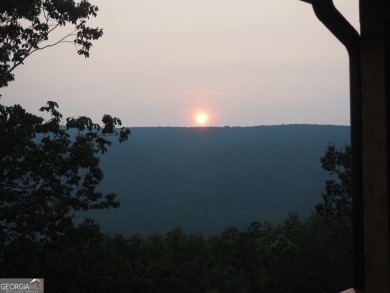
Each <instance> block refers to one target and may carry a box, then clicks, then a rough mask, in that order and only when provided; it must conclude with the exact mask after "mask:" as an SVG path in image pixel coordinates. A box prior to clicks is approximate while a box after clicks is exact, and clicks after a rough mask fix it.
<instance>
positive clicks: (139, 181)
mask: <svg viewBox="0 0 390 293" xmlns="http://www.w3.org/2000/svg"><path fill="white" fill-rule="evenodd" d="M349 130H350V129H349V127H348V126H334V125H311V124H305V125H302V124H290V125H276V126H249V127H192V128H187V127H135V128H132V135H131V137H130V140H129V142H127V143H124V144H117V143H113V146H112V147H111V150H110V151H109V152H108V153H107V154H106V155H104V156H103V157H102V158H101V166H102V169H103V172H104V174H105V177H104V180H103V182H102V183H101V185H100V187H99V188H100V190H101V191H102V192H115V193H117V196H118V200H119V201H121V206H120V208H118V209H115V210H107V211H99V212H93V213H92V215H93V216H94V217H95V218H96V219H97V220H98V221H99V222H100V223H101V225H102V229H103V231H105V232H107V233H121V234H125V235H129V234H134V233H142V234H152V233H164V232H167V231H169V230H171V229H172V228H174V227H175V226H181V227H182V228H183V229H185V230H187V231H189V232H202V233H206V234H212V233H218V232H219V231H221V230H222V229H224V228H226V227H228V226H230V225H235V226H238V227H243V226H245V225H247V224H249V223H250V222H251V221H254V220H258V221H269V222H273V223H277V222H278V221H281V220H283V218H284V217H285V216H286V214H287V213H288V212H297V213H298V214H299V215H301V216H305V215H308V214H309V213H310V212H311V210H312V209H313V208H314V205H315V204H316V203H318V202H319V201H320V200H321V193H322V192H323V191H324V184H325V180H326V179H329V176H328V175H327V174H326V173H325V172H324V171H323V170H322V169H321V166H320V157H321V156H322V155H323V154H324V152H325V151H326V148H327V146H328V145H329V144H335V145H336V146H337V147H342V146H344V145H345V144H348V143H349Z"/></svg>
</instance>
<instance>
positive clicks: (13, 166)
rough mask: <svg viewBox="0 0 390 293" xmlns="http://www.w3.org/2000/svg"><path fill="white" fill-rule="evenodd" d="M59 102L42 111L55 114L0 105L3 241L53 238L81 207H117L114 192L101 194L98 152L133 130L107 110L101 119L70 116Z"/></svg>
mask: <svg viewBox="0 0 390 293" xmlns="http://www.w3.org/2000/svg"><path fill="white" fill-rule="evenodd" d="M57 108H58V105H57V104H56V103H55V102H48V103H47V105H46V106H45V107H42V108H41V109H40V110H41V111H44V112H48V113H49V114H50V115H51V119H49V120H48V121H44V119H43V118H41V117H38V116H35V115H33V114H30V113H27V112H26V111H25V110H24V109H23V108H22V107H21V106H19V105H16V106H12V107H5V106H0V237H1V238H0V240H1V241H0V242H3V243H7V242H9V241H12V240H14V239H16V238H25V239H31V240H39V241H42V240H52V239H54V238H55V237H56V236H58V235H63V234H64V233H66V232H67V231H69V230H70V229H72V228H73V226H74V224H73V215H74V214H75V212H77V211H80V210H89V209H104V208H109V207H118V206H119V202H117V201H116V200H115V194H113V193H109V194H106V195H103V194H102V193H100V192H98V191H96V186H97V185H98V183H99V182H100V181H101V180H102V179H103V172H102V170H101V169H100V167H99V162H100V157H99V156H100V154H104V153H105V152H107V148H108V147H109V146H110V145H111V141H110V140H109V139H108V137H107V136H108V135H116V136H117V137H118V139H119V141H120V142H123V141H125V140H127V139H128V136H129V134H130V130H129V129H128V128H124V127H122V128H121V129H120V130H118V131H117V130H116V129H115V126H117V125H121V121H120V120H119V119H118V118H114V117H111V116H109V115H105V116H104V117H103V120H102V122H103V124H102V126H100V125H99V124H96V123H93V121H92V120H91V119H90V118H88V117H79V118H68V119H66V124H65V126H61V124H60V123H61V121H62V115H61V113H60V112H58V110H57Z"/></svg>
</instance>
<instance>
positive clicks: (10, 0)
mask: <svg viewBox="0 0 390 293" xmlns="http://www.w3.org/2000/svg"><path fill="white" fill-rule="evenodd" d="M97 12H98V7H97V6H94V5H91V4H90V3H89V2H88V0H81V1H80V2H78V3H76V2H75V1H73V0H18V1H14V0H2V1H1V2H0V44H1V45H0V87H4V86H7V85H8V83H9V82H10V81H12V80H14V74H13V73H12V72H13V70H14V69H15V68H16V67H18V66H19V65H21V64H23V62H24V61H25V59H26V58H27V57H28V56H30V55H31V54H32V53H34V52H36V51H39V50H43V49H45V48H48V47H52V46H55V45H57V44H59V43H71V44H73V45H74V46H75V47H76V48H77V53H78V54H79V55H83V56H85V57H89V51H90V49H91V47H92V40H97V39H99V38H100V37H101V36H102V35H103V30H102V29H101V28H91V27H89V26H88V25H87V21H88V19H89V18H91V17H95V16H96V15H97ZM67 25H68V26H72V28H71V29H69V30H68V29H66V32H65V33H63V32H62V31H61V34H60V35H59V36H58V34H57V37H56V39H54V40H52V36H53V35H54V33H55V32H57V31H60V29H61V28H65V26H67ZM68 26H67V28H68Z"/></svg>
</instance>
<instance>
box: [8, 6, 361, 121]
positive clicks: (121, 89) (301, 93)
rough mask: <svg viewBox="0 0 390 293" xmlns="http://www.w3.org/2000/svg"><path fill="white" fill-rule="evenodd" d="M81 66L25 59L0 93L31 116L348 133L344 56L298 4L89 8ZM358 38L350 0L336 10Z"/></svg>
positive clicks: (56, 56)
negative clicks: (53, 108)
mask: <svg viewBox="0 0 390 293" xmlns="http://www.w3.org/2000/svg"><path fill="white" fill-rule="evenodd" d="M91 2H92V3H94V4H96V5H97V6H99V8H100V12H99V14H98V17H97V18H96V19H94V20H93V23H94V25H96V26H99V27H102V28H104V36H103V37H102V38H101V39H100V40H98V41H97V42H95V43H94V46H93V48H92V51H91V57H90V58H89V59H84V58H83V57H81V56H78V55H77V54H76V50H75V48H74V47H73V46H72V45H69V44H62V45H61V46H57V47H54V48H51V49H47V50H44V51H41V52H38V53H35V54H34V55H32V56H31V57H29V58H28V59H27V60H26V62H25V65H23V66H21V67H19V68H18V69H17V70H16V71H15V76H16V81H14V82H11V83H10V85H9V86H8V87H7V88H5V89H2V91H1V93H2V94H3V97H2V99H1V103H2V104H5V105H13V104H21V105H22V106H24V107H25V108H27V109H28V110H29V111H31V112H34V113H38V112H37V110H38V109H39V107H40V106H43V105H44V104H45V103H46V101H48V100H54V101H57V102H58V103H59V105H60V111H61V112H62V113H63V114H64V116H66V117H67V116H80V115H87V116H90V117H91V118H93V119H95V120H99V121H100V118H101V116H102V115H103V114H105V113H108V114H112V115H115V116H118V117H120V118H121V119H122V121H123V122H124V124H125V125H126V126H196V125H197V122H196V121H195V120H194V115H195V113H197V112H199V111H204V112H206V113H207V114H208V116H209V121H208V122H207V125H211V126H225V125H229V126H239V125H241V126H253V125H270V124H295V123H316V124H342V125H347V124H349V84H348V56H347V52H346V50H345V48H344V47H343V46H342V45H341V44H340V43H339V41H337V39H336V38H335V37H334V36H333V35H332V34H331V33H330V32H329V31H328V30H327V29H326V28H325V27H324V26H323V24H322V23H320V22H319V20H318V19H317V18H316V17H315V15H314V12H313V10H312V7H311V6H310V5H308V4H306V3H304V2H301V1H298V0H241V1H237V0H234V1H233V0H196V1H195V0H114V1H113V0H111V1H107V0H106V1H103V0H98V1H94V0H91ZM335 4H336V6H337V7H338V9H339V10H340V11H341V12H342V13H343V14H344V16H345V17H346V18H347V19H348V20H349V21H350V22H351V23H352V24H353V25H354V27H355V28H358V25H359V21H358V1H357V0H336V1H335Z"/></svg>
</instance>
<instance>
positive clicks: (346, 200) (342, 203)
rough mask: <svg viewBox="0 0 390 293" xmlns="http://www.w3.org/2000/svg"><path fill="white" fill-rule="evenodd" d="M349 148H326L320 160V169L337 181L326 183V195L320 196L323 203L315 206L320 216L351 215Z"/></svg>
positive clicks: (331, 146) (332, 146)
mask: <svg viewBox="0 0 390 293" xmlns="http://www.w3.org/2000/svg"><path fill="white" fill-rule="evenodd" d="M351 161H352V159H351V147H350V146H345V147H344V149H339V150H337V149H336V147H335V146H334V145H330V146H328V149H327V151H326V153H325V155H324V156H323V157H322V158H321V165H322V168H323V169H324V170H325V171H327V172H328V173H329V174H330V175H335V176H336V177H337V181H336V180H334V179H332V180H327V181H326V185H325V188H326V193H325V194H323V195H322V198H323V203H320V204H318V205H317V206H316V211H317V213H319V214H320V215H330V216H347V217H351V215H352V173H351V172H352V169H351Z"/></svg>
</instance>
